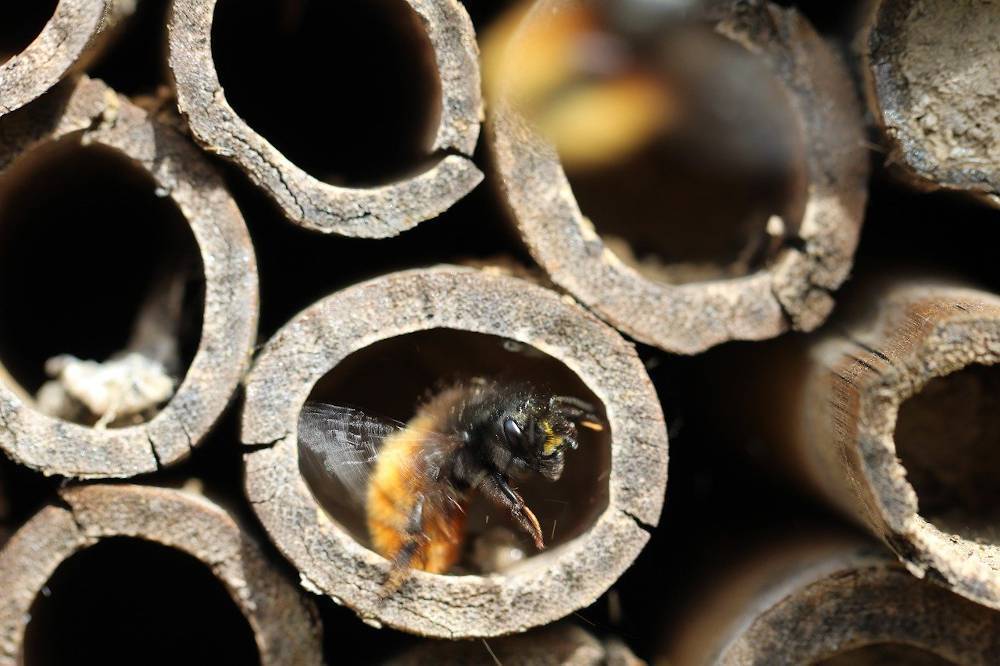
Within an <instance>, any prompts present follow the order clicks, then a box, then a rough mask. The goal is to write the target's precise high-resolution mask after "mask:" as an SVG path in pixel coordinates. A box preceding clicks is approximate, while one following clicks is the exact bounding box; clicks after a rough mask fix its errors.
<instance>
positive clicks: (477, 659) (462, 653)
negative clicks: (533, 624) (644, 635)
mask: <svg viewBox="0 0 1000 666" xmlns="http://www.w3.org/2000/svg"><path fill="white" fill-rule="evenodd" d="M496 662H499V663H501V664H504V666H533V665H534V666H537V665H541V664H547V665H551V666H642V664H643V663H644V662H642V661H641V660H639V659H638V658H637V657H635V655H633V654H632V653H631V651H630V650H629V649H628V648H627V647H625V646H624V645H623V644H621V643H618V642H614V643H611V644H604V643H601V641H599V640H597V639H596V638H595V637H594V636H592V635H591V634H589V633H588V632H586V631H584V630H583V629H581V628H580V627H577V626H574V625H572V624H565V623H560V624H554V625H549V626H547V627H541V628H539V629H535V630H533V631H530V632H528V633H526V634H520V635H517V636H504V637H501V638H495V639H490V640H489V641H444V640H428V641H424V642H423V643H421V644H420V645H417V646H416V647H413V648H411V649H410V650H408V651H406V652H405V653H403V654H401V655H399V656H397V657H394V658H393V659H389V660H388V661H386V666H423V665H426V666H461V665H462V664H488V663H496Z"/></svg>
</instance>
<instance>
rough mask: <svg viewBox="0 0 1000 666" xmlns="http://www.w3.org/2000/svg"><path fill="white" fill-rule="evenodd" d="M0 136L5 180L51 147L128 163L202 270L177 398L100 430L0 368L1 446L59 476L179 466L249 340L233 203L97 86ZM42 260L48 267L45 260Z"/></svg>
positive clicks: (45, 104) (191, 157) (165, 138)
mask: <svg viewBox="0 0 1000 666" xmlns="http://www.w3.org/2000/svg"><path fill="white" fill-rule="evenodd" d="M0 132H2V136H3V140H2V142H0V178H2V179H4V180H6V179H10V178H14V177H15V174H17V173H18V171H19V169H20V168H21V165H22V164H25V163H26V162H30V161H31V160H32V159H34V156H35V155H36V153H39V152H42V151H44V150H48V149H49V148H50V147H52V146H53V145H55V144H56V143H59V144H60V145H61V146H69V147H70V149H74V148H73V146H74V145H78V146H81V147H94V146H96V147H100V149H102V150H108V151H111V152H112V153H114V154H117V155H121V156H123V157H125V158H127V159H128V160H131V164H132V165H133V166H134V168H135V169H136V170H139V171H141V172H143V173H144V174H148V176H149V177H151V178H152V180H153V181H155V188H156V194H155V195H154V193H153V192H150V193H149V196H150V197H151V198H154V197H155V196H162V197H169V198H170V200H172V202H173V203H174V204H176V207H177V209H178V210H179V211H180V214H182V215H183V217H184V218H185V219H186V221H187V223H188V224H189V225H190V230H191V232H192V233H193V235H194V238H195V240H196V242H197V245H198V250H199V252H200V255H201V264H202V269H203V272H204V310H203V316H202V327H201V337H200V340H199V341H198V345H197V350H196V351H195V352H194V357H193V360H192V361H191V363H190V366H189V368H188V370H187V373H186V375H185V376H184V377H183V380H182V381H181V382H180V384H179V386H178V387H177V389H176V391H175V392H174V393H173V397H172V398H171V399H170V401H169V402H168V403H167V404H166V405H165V406H164V407H163V408H162V409H161V410H160V411H159V412H158V413H157V414H156V415H155V416H154V417H153V418H152V419H151V420H149V421H147V422H145V423H141V424H137V425H131V426H127V427H121V428H109V429H103V430H102V429H96V428H90V427H85V426H83V425H78V424H75V423H69V422H67V421H63V420H61V419H57V418H53V417H51V416H48V415H46V414H44V413H42V412H41V411H39V410H38V409H37V408H36V406H35V404H34V401H33V400H32V399H31V398H30V397H29V396H28V395H27V393H26V391H24V390H23V389H22V388H21V387H20V386H18V385H17V384H16V382H14V381H13V380H12V378H11V376H10V374H9V373H8V372H6V371H3V372H0V379H2V380H3V381H0V423H2V425H3V427H2V428H0V449H2V450H3V451H4V452H5V453H6V454H7V455H8V456H10V457H11V458H13V459H14V460H16V461H18V462H20V463H22V464H25V465H28V466H29V467H32V468H33V469H36V470H39V471H41V472H43V473H45V474H59V475H62V476H67V477H127V476H132V475H135V474H140V473H144V472H151V471H154V470H156V469H158V468H159V467H160V466H163V465H169V464H171V463H174V462H176V461H178V460H181V459H182V458H185V457H186V456H187V455H188V454H189V452H190V450H191V448H192V447H193V446H196V445H197V444H198V443H199V441H200V440H201V439H202V437H203V436H204V435H205V433H206V432H208V430H209V429H210V428H211V426H212V425H213V424H214V422H215V421H216V419H217V418H218V417H219V415H220V414H221V412H222V410H223V409H224V408H225V406H226V405H227V404H228V402H229V400H230V397H231V396H232V394H233V392H234V390H235V389H236V387H237V385H238V384H239V381H240V379H241V377H242V376H243V373H244V372H245V370H246V368H247V367H248V366H249V361H250V354H251V351H252V347H253V344H254V341H255V336H256V323H257V309H258V302H257V273H256V263H255V259H254V254H253V248H252V246H251V244H250V238H249V236H248V234H247V230H246V227H245V226H244V224H243V219H242V217H241V215H240V212H239V210H238V209H237V207H236V204H235V202H234V201H233V200H232V198H231V197H230V196H229V194H228V193H227V191H226V190H225V188H224V187H223V185H222V182H221V180H220V179H219V178H218V176H217V175H216V174H215V172H214V171H213V170H212V168H211V167H210V166H209V165H208V164H207V163H206V162H205V160H204V159H203V158H202V157H201V156H200V155H199V154H198V153H197V151H195V150H194V149H193V148H192V147H191V146H190V145H189V144H188V143H187V142H186V141H185V140H184V139H182V138H181V137H180V136H179V135H177V134H176V133H175V132H174V131H173V130H171V129H169V128H167V127H165V126H163V125H161V124H159V123H157V122H155V121H152V120H150V119H149V118H148V117H147V115H146V113H145V112H143V111H141V110H140V109H138V108H137V107H135V106H133V105H132V104H130V103H129V102H128V100H126V99H125V98H123V97H121V96H118V95H116V94H115V93H114V91H112V90H111V89H109V88H108V87H107V86H106V85H104V84H103V83H101V82H99V81H96V80H90V79H87V78H81V79H79V80H76V81H72V82H67V83H66V84H64V85H62V86H60V87H59V88H57V89H55V90H53V92H52V93H51V94H50V95H47V96H46V97H45V98H44V99H42V100H39V101H38V103H37V104H34V105H32V107H31V108H30V109H23V110H22V111H20V112H18V113H14V114H10V115H8V116H6V117H4V118H3V119H2V121H0ZM79 149H81V150H82V149H83V148H79ZM88 222H91V221H88ZM91 223H99V221H92V222H91ZM150 251H151V252H152V253H157V252H161V251H162V249H161V248H156V247H153V248H150ZM153 256H155V254H154V255H153ZM38 260H39V264H44V261H45V257H44V256H40V257H39V259H38ZM6 288H8V289H9V288H14V287H12V286H11V285H8V286H7V287H6ZM18 288H23V286H19V287H18ZM95 297H96V296H95ZM99 297H111V296H109V295H106V294H102V295H99ZM140 332H141V331H140ZM54 351H55V352H56V353H61V352H63V351H65V350H54Z"/></svg>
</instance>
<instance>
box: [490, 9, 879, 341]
mask: <svg viewBox="0 0 1000 666" xmlns="http://www.w3.org/2000/svg"><path fill="white" fill-rule="evenodd" d="M570 6H571V3H565V2H559V1H557V0H547V1H545V2H541V3H538V4H537V5H535V7H534V8H533V10H532V11H531V12H529V13H528V15H527V18H526V19H525V23H524V25H530V22H532V21H545V20H552V18H551V17H553V16H558V15H559V13H560V12H567V11H571V9H569V7H570ZM676 32H677V35H676V40H675V41H676V42H677V45H676V48H679V49H681V48H683V50H684V53H685V54H687V53H688V51H690V49H691V47H692V45H696V46H698V48H699V49H700V51H699V58H698V65H697V66H694V65H692V67H694V68H695V69H697V71H694V70H693V69H689V70H684V69H683V68H682V67H680V66H679V65H672V67H673V69H671V70H670V71H669V72H666V73H664V74H663V76H664V79H665V80H667V81H669V85H670V86H673V87H674V88H676V90H674V93H675V95H676V97H677V104H678V105H679V106H678V108H677V110H676V112H675V116H673V120H671V123H674V124H677V126H670V127H667V128H666V129H665V130H664V137H665V138H662V139H657V140H656V141H653V142H652V143H650V145H649V148H648V149H644V150H642V151H639V152H638V153H636V154H635V155H632V156H631V157H630V158H629V159H627V160H625V161H623V162H622V163H620V164H616V165H613V168H611V167H605V168H601V169H597V170H594V169H585V170H584V171H583V172H581V173H576V174H573V173H569V175H567V171H568V170H564V168H563V164H562V163H561V162H560V155H559V154H558V153H557V152H556V149H555V148H554V146H553V145H552V144H551V143H550V142H549V140H548V138H546V136H545V135H544V134H543V133H542V132H541V131H539V129H538V128H537V127H535V126H534V125H533V124H532V123H531V122H530V121H529V120H528V119H527V118H526V117H525V116H524V115H523V114H522V113H521V111H520V109H519V107H517V105H515V104H511V103H508V101H507V100H506V99H505V98H504V97H503V88H502V87H501V88H500V93H499V94H498V100H497V102H496V103H495V104H492V105H491V113H490V119H489V127H488V129H489V134H490V137H489V138H490V142H491V147H492V152H493V158H494V161H495V163H496V165H497V168H498V171H499V173H500V176H501V179H500V180H501V182H500V187H501V190H502V194H503V196H504V198H505V200H506V202H507V204H508V207H509V209H510V212H511V214H512V216H513V218H514V221H515V223H516V225H517V228H518V231H519V233H520V235H521V237H522V239H523V240H524V242H525V244H526V246H527V247H528V249H529V250H530V252H531V253H532V255H533V257H534V258H535V260H536V261H538V263H539V264H540V266H541V267H542V268H543V269H544V270H545V271H546V272H547V273H548V275H549V276H550V277H551V279H552V280H553V281H554V282H555V283H556V284H558V285H559V286H560V287H562V288H564V289H566V290H567V291H569V292H570V293H572V294H573V295H574V296H576V297H577V298H579V299H580V300H581V301H582V302H583V303H584V304H585V305H587V306H588V307H590V308H592V309H593V310H594V311H595V312H596V313H597V314H599V315H600V316H601V317H602V318H604V319H605V320H607V321H609V322H610V323H612V324H613V325H615V326H616V327H618V328H620V329H621V330H622V331H624V332H625V333H627V334H629V335H630V336H632V337H634V338H636V339H637V340H640V341H642V342H645V343H648V344H653V345H655V346H658V347H660V348H662V349H665V350H667V351H671V352H678V353H697V352H700V351H703V350H705V349H707V348H709V347H712V346H714V345H717V344H719V343H722V342H725V341H727V340H759V339H765V338H771V337H774V336H776V335H778V334H780V333H781V332H783V331H785V330H788V329H789V328H792V329H796V330H811V329H813V328H815V327H816V326H818V325H819V324H821V323H822V322H823V321H824V320H825V319H826V317H827V315H828V314H829V312H830V310H831V308H832V306H833V299H832V297H831V295H830V292H832V291H833V290H835V289H836V288H838V287H839V286H840V284H841V283H842V282H843V280H844V279H845V278H846V276H847V274H848V272H849V270H850V267H851V263H852V259H853V253H854V248H855V246H856V245H857V241H858V234H859V231H860V227H861V221H862V216H863V211H864V205H865V201H866V197H867V186H866V178H867V174H868V166H867V163H868V157H867V154H866V152H865V149H864V148H863V145H862V144H863V141H862V139H863V129H862V119H861V111H860V106H859V103H858V101H857V99H856V96H855V93H854V90H853V87H852V84H851V81H850V77H849V75H848V72H847V71H846V68H845V67H844V65H843V63H842V62H841V61H840V59H839V57H838V56H837V55H836V54H835V53H834V51H833V50H832V49H831V48H830V47H829V46H828V45H827V44H825V43H824V42H823V40H822V39H821V38H820V37H819V35H817V34H816V32H815V31H814V30H813V29H812V27H811V26H810V25H809V24H808V22H807V21H806V20H805V19H804V18H802V17H801V16H800V15H799V14H798V13H797V12H795V11H794V10H783V9H779V8H776V7H774V6H771V5H768V4H767V3H762V2H751V3H737V4H732V3H716V5H713V6H712V7H711V9H709V10H707V14H706V16H704V17H703V18H702V20H701V21H700V22H699V23H698V24H696V25H692V26H686V27H684V28H683V29H682V28H678V29H677V30H676ZM525 33H526V29H525V28H522V30H521V33H519V34H518V33H515V35H514V37H513V38H512V39H511V41H510V43H509V45H508V47H507V48H508V49H509V50H510V51H511V52H514V51H516V50H517V49H519V48H521V45H520V42H519V39H522V40H523V39H525ZM685 40H686V41H685ZM671 43H674V42H671ZM687 57H688V56H686V55H685V58H687ZM683 59H684V58H667V60H669V61H671V62H673V61H674V60H683ZM713 67H714V68H716V69H715V70H713ZM734 67H735V68H737V69H739V71H740V72H741V76H742V77H744V78H746V79H747V80H752V81H754V85H753V86H747V87H746V88H745V89H739V88H738V87H736V88H734V87H733V86H731V85H728V83H727V84H725V85H723V83H722V82H721V81H722V80H723V77H724V76H725V77H731V76H732V71H734ZM713 71H714V75H715V76H717V77H719V79H718V81H719V82H718V85H717V86H716V88H723V89H724V91H725V94H728V95H736V94H737V92H736V91H738V90H742V93H740V94H742V95H743V97H742V98H740V99H739V100H735V99H734V100H732V101H731V104H730V105H731V106H733V107H739V108H740V109H741V110H743V111H745V112H746V114H747V116H748V117H755V118H757V119H758V120H759V121H760V122H756V123H750V124H751V125H752V126H751V127H749V128H747V127H742V126H741V127H740V128H738V129H736V128H733V131H732V132H731V134H732V137H731V140H728V141H729V143H726V141H727V139H725V138H722V134H723V133H722V132H720V131H719V128H718V127H716V128H714V129H712V128H708V125H710V124H711V122H712V119H711V115H712V114H711V112H710V111H711V104H709V103H708V102H707V101H706V107H705V109H699V108H698V107H697V104H698V103H699V102H698V100H699V94H700V95H701V97H702V99H703V100H712V101H713V103H717V102H718V99H717V98H718V96H719V94H720V90H717V89H715V88H712V84H711V81H712V78H711V77H712V75H713ZM723 73H724V74H723ZM724 80H725V81H726V82H731V80H730V79H728V78H726V79H724ZM803 81H808V82H809V83H808V86H807V87H803V86H802V82H803ZM758 83H759V85H758ZM685 86H688V87H690V88H691V90H688V89H686V88H685ZM699 90H700V93H699V92H698V91H699ZM761 90H766V91H767V92H766V93H762V92H761ZM696 93H698V94H696ZM820 98H822V99H823V100H827V101H824V102H822V103H819V102H818V101H817V100H818V99H820ZM775 100H778V103H777V104H775ZM828 100H836V102H835V103H830V102H829V101H828ZM689 107H690V108H689ZM748 109H749V110H748ZM754 109H756V111H753V110H754ZM685 114H686V115H685ZM685 118H687V120H684V119H685ZM716 120H717V121H718V123H719V126H720V127H721V126H723V125H724V124H725V122H726V121H725V119H724V118H722V117H719V118H718V119H716ZM685 122H687V123H689V124H690V125H691V127H687V126H686V125H684V123H685ZM699 123H700V124H699ZM699 141H700V142H701V144H698V142H699ZM671 142H674V143H673V144H671ZM754 142H756V143H754ZM675 144H676V145H675ZM751 144H753V145H751ZM692 145H702V146H703V148H702V149H698V150H694V149H692ZM671 150H672V151H673V152H672V153H671ZM685 151H688V152H689V153H690V154H691V155H696V157H693V158H691V160H694V163H695V164H696V166H694V167H691V169H690V173H680V172H681V168H680V167H678V165H677V164H674V163H673V162H669V160H671V159H675V160H676V161H678V162H682V161H683V160H681V158H680V157H678V156H680V155H684V154H685ZM671 155H673V157H671ZM684 159H688V158H684ZM712 160H716V162H717V163H713V162H712ZM762 160H763V161H766V165H762V164H761V162H762ZM567 164H569V162H567ZM713 164H714V166H711V165H713ZM741 165H742V168H744V169H745V173H742V175H738V176H737V175H734V176H733V177H732V178H731V179H730V181H731V182H730V181H727V180H726V173H727V170H729V171H732V170H734V169H737V170H738V168H739V167H741ZM685 168H687V167H685ZM698 169H702V170H704V171H705V173H704V174H702V175H701V176H699V175H698ZM748 173H749V174H751V175H747V174H748ZM762 174H768V175H767V176H766V178H767V182H766V183H765V182H763V181H761V179H762V178H765V176H763V175H762ZM651 175H652V177H654V178H655V179H657V180H653V181H651V180H650V177H651ZM671 178H673V179H674V180H672V181H670V179H671ZM699 178H701V179H702V180H698V179H699ZM662 181H669V183H667V184H662ZM751 181H753V182H754V185H753V186H752V187H748V186H747V183H749V182H751ZM757 181H761V182H757ZM727 183H728V184H727ZM670 187H674V188H675V189H676V190H677V191H676V192H673V194H672V195H671V196H664V197H663V199H664V201H663V203H662V206H659V205H657V204H654V203H651V202H650V201H649V200H648V198H649V196H650V193H656V192H658V191H659V190H661V189H663V188H668V189H669V188H670ZM699 187H700V188H702V189H701V190H699V189H698V188H699ZM713 188H714V189H713ZM741 188H742V189H741ZM698 192H700V195H699V194H697V193H698ZM761 193H766V196H765V195H762V194H761ZM761 196H763V198H762V199H760V200H758V198H759V197H761ZM677 201H689V204H688V205H687V206H686V207H685V206H676V205H674V204H676V202H677ZM713 216H714V217H713ZM616 217H617V218H620V219H618V220H615V221H612V220H613V219H614V218H616ZM734 219H737V220H742V221H740V222H736V223H734V222H733V220H734ZM716 223H717V225H716V226H715V227H713V226H712V225H713V224H716ZM706 239H709V240H706Z"/></svg>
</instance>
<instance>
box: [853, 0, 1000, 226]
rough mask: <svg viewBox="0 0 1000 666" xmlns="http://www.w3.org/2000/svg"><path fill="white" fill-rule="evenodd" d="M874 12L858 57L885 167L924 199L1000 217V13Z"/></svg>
mask: <svg viewBox="0 0 1000 666" xmlns="http://www.w3.org/2000/svg"><path fill="white" fill-rule="evenodd" d="M869 5H870V11H869V14H868V17H867V20H866V21H865V22H864V25H863V27H862V28H861V30H860V31H859V33H858V36H857V40H856V49H857V50H858V51H859V54H860V69H861V76H862V79H863V80H864V89H865V96H866V99H867V104H868V109H869V111H870V113H871V115H872V117H873V118H874V120H875V123H876V125H877V127H878V129H879V132H880V133H881V137H882V142H883V144H884V145H885V146H886V148H887V150H888V157H887V160H886V161H887V163H888V164H890V165H891V166H892V167H893V172H894V173H896V174H897V175H898V176H900V178H901V179H902V180H903V181H905V182H906V183H908V184H909V185H911V186H913V187H916V188H918V189H921V190H939V189H943V190H953V191H957V192H961V193H964V194H966V195H968V196H970V197H972V198H973V199H976V200H978V201H980V202H983V203H986V204H988V205H991V206H994V207H1000V167H998V166H997V165H998V164H1000V130H998V123H997V116H996V108H997V104H996V99H997V95H998V94H1000V84H998V83H997V77H996V74H995V73H996V71H997V69H998V68H1000V46H998V45H997V40H996V35H997V32H998V31H1000V9H998V8H997V6H996V5H995V4H993V3H990V2H949V1H948V0H937V1H934V2H927V1H923V0H922V1H920V2H917V1H916V0H872V2H870V3H869Z"/></svg>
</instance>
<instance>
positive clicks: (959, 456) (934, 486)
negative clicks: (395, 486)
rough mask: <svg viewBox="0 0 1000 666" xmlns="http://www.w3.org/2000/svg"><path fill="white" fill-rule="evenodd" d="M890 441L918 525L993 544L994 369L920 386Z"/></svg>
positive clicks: (998, 401) (999, 424) (998, 507)
mask: <svg viewBox="0 0 1000 666" xmlns="http://www.w3.org/2000/svg"><path fill="white" fill-rule="evenodd" d="M895 441H896V455H897V456H898V457H899V459H900V462H902V464H903V466H904V467H905V468H906V478H907V480H908V481H909V482H910V484H911V485H912V486H913V489H914V490H915V491H916V493H917V500H918V503H919V510H920V514H921V515H922V516H923V517H924V518H926V519H927V520H929V521H930V522H931V523H933V524H935V525H936V526H937V527H939V528H940V529H942V530H944V531H946V532H949V533H952V534H958V535H960V536H963V537H965V538H967V539H972V540H976V541H981V542H982V541H985V542H987V543H991V544H994V545H996V544H1000V531H998V529H997V525H1000V522H998V518H1000V484H998V483H997V478H998V475H1000V446H998V444H1000V366H984V365H970V366H968V367H966V368H963V369H962V370H959V371H957V372H953V373H952V374H950V375H945V376H944V377H938V378H935V379H932V380H931V381H929V382H927V384H926V385H925V386H924V387H923V389H921V390H920V391H919V392H918V393H917V394H916V395H914V396H912V397H910V398H909V399H907V400H906V401H905V402H903V404H902V405H901V406H900V409H899V416H898V418H897V420H896V433H895Z"/></svg>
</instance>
